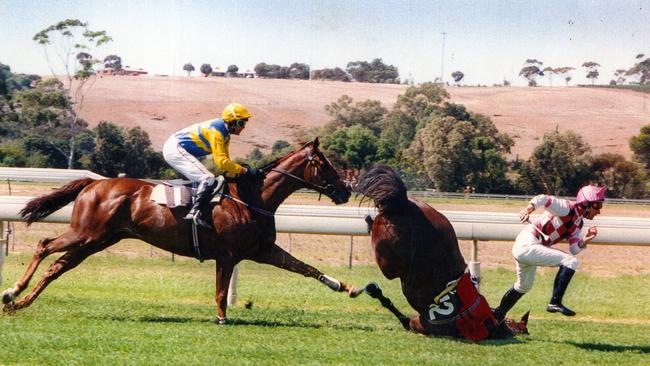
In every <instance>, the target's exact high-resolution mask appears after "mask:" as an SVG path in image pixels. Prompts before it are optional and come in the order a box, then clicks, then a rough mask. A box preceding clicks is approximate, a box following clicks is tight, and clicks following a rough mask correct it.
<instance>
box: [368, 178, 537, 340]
mask: <svg viewBox="0 0 650 366" xmlns="http://www.w3.org/2000/svg"><path fill="white" fill-rule="evenodd" d="M356 190H357V191H358V192H360V193H362V194H363V195H365V196H367V197H370V198H372V199H373V200H374V203H375V206H377V209H378V215H377V216H376V217H375V219H374V222H373V221H372V219H371V218H370V217H367V219H366V220H367V222H368V225H369V228H368V229H369V231H370V232H371V235H372V248H373V252H374V254H375V260H376V261H377V264H378V265H379V268H380V269H381V271H382V273H383V274H384V276H386V278H388V279H395V278H399V279H400V281H401V284H402V292H403V293H404V296H405V297H406V300H407V301H408V302H409V304H410V305H411V306H412V307H413V309H415V311H417V313H418V314H419V315H416V316H414V317H412V318H410V319H409V318H408V317H406V316H405V315H403V314H402V313H401V312H400V311H399V310H397V308H395V306H394V305H393V304H392V302H391V301H390V300H389V299H388V298H386V297H385V296H383V294H382V292H381V289H379V287H378V286H377V285H376V284H374V283H371V284H369V285H368V286H366V288H365V289H366V291H367V292H368V294H369V295H370V296H372V297H376V298H378V299H380V301H381V302H382V305H384V306H385V307H387V308H388V309H389V310H390V311H391V312H393V314H395V316H397V318H398V319H399V320H400V322H401V323H402V325H403V326H404V328H406V329H410V330H414V331H416V332H418V333H422V334H427V335H443V336H453V337H464V338H468V339H474V340H479V339H485V338H488V337H490V338H505V337H509V336H511V335H512V334H513V333H514V332H517V331H525V325H526V322H527V316H526V319H522V322H521V323H514V322H512V321H510V322H509V323H505V322H502V323H498V322H496V320H495V318H494V316H493V315H492V312H491V310H490V308H489V305H488V304H487V302H486V301H485V298H483V297H482V296H481V295H480V294H478V292H477V291H476V289H475V288H474V286H473V284H472V282H471V279H470V276H469V274H468V273H465V270H466V268H467V265H466V264H465V260H464V259H463V256H462V254H461V252H460V249H459V247H458V240H457V238H456V233H455V232H454V229H453V227H452V225H451V224H450V222H449V220H447V218H446V217H445V216H443V215H442V214H441V213H440V212H438V211H436V210H435V209H433V208H432V207H431V206H429V205H427V204H426V203H423V202H420V201H418V200H415V199H409V198H408V197H407V195H406V187H405V186H404V183H403V182H402V180H401V179H400V177H399V175H398V174H397V173H396V172H395V171H394V170H393V169H391V168H390V167H387V166H377V167H375V168H372V169H371V170H369V171H368V172H367V173H365V174H364V175H363V176H361V177H360V178H359V182H358V184H357V186H356ZM507 324H511V327H508V326H507ZM511 328H512V329H511ZM513 330H514V331H513Z"/></svg>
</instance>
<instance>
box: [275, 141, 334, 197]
mask: <svg viewBox="0 0 650 366" xmlns="http://www.w3.org/2000/svg"><path fill="white" fill-rule="evenodd" d="M305 150H307V153H308V154H309V155H308V159H309V162H308V164H309V166H308V168H313V169H314V174H313V175H312V176H318V175H319V164H318V162H317V161H316V159H314V154H312V151H311V149H309V148H307V147H306V148H305ZM269 170H271V171H274V172H277V173H280V174H283V175H285V176H287V177H290V178H293V179H295V180H297V181H299V182H301V183H302V184H303V185H305V187H306V188H310V189H313V190H315V191H316V192H318V193H320V194H324V195H326V196H328V197H329V196H330V195H333V194H334V193H335V192H336V187H335V186H334V185H333V184H331V183H328V182H327V181H326V180H325V179H323V181H322V182H321V184H316V183H313V182H310V181H308V180H306V179H304V178H300V177H299V176H297V175H295V174H293V173H289V172H288V171H286V170H284V169H279V168H271V169H269Z"/></svg>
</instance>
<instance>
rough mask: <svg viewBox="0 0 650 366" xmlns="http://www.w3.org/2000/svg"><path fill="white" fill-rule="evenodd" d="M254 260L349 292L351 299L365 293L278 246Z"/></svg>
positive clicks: (337, 289)
mask: <svg viewBox="0 0 650 366" xmlns="http://www.w3.org/2000/svg"><path fill="white" fill-rule="evenodd" d="M253 260H255V261H256V262H259V263H265V264H270V265H273V266H276V267H279V268H282V269H286V270H287V271H291V272H295V273H299V274H301V275H303V276H305V277H311V278H315V279H317V280H319V281H320V282H322V283H323V284H325V285H326V286H327V287H329V288H331V289H332V290H334V291H339V292H343V291H345V292H347V293H348V294H349V295H350V297H357V296H359V294H361V293H363V288H360V289H357V288H355V287H354V286H352V285H348V284H346V283H344V282H341V281H339V280H337V279H336V278H333V277H330V276H328V275H326V274H324V273H323V272H321V271H319V270H318V269H316V268H315V267H312V266H310V265H308V264H306V263H305V262H303V261H301V260H298V259H296V258H295V257H294V256H292V255H291V254H289V253H287V252H286V251H284V249H282V248H280V247H279V246H278V245H277V244H273V245H272V246H270V247H269V248H268V249H267V250H265V251H263V252H261V253H260V254H258V256H257V257H255V258H253Z"/></svg>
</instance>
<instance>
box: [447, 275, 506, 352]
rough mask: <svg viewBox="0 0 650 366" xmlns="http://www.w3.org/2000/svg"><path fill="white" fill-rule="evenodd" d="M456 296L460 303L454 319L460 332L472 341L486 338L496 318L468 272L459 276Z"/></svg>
mask: <svg viewBox="0 0 650 366" xmlns="http://www.w3.org/2000/svg"><path fill="white" fill-rule="evenodd" d="M456 296H458V298H459V300H460V303H461V307H460V311H459V314H458V317H457V318H456V320H455V323H456V328H458V331H459V332H460V334H462V335H463V337H464V338H466V339H470V340H473V341H480V340H483V339H486V338H488V337H489V336H490V333H491V331H492V330H493V329H494V328H496V326H497V320H496V318H495V317H494V315H493V314H492V310H491V309H490V305H489V304H488V302H487V300H485V297H483V295H481V294H480V293H479V292H478V290H476V287H474V284H473V283H472V280H471V278H470V275H469V273H465V274H464V275H463V276H462V277H461V278H460V281H459V282H458V287H456Z"/></svg>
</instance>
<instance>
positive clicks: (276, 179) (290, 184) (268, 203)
mask: <svg viewBox="0 0 650 366" xmlns="http://www.w3.org/2000/svg"><path fill="white" fill-rule="evenodd" d="M291 165H292V164H291V161H290V160H288V161H284V162H282V163H280V164H279V165H278V166H277V167H276V168H277V169H278V170H283V171H286V172H287V173H290V174H293V175H295V176H297V177H302V176H303V174H304V170H305V164H304V163H301V164H295V166H294V167H292V166H291ZM302 187H303V185H302V182H300V181H299V180H297V179H295V178H292V177H289V176H287V175H285V174H282V173H279V172H276V171H270V172H269V173H268V174H267V175H266V178H265V179H264V184H263V186H262V202H263V203H264V206H265V209H266V210H269V211H271V212H275V210H277V209H278V207H279V206H280V205H281V204H282V202H284V200H286V199H287V197H289V196H290V195H291V194H292V193H293V192H295V191H297V190H298V189H300V188H302Z"/></svg>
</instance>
